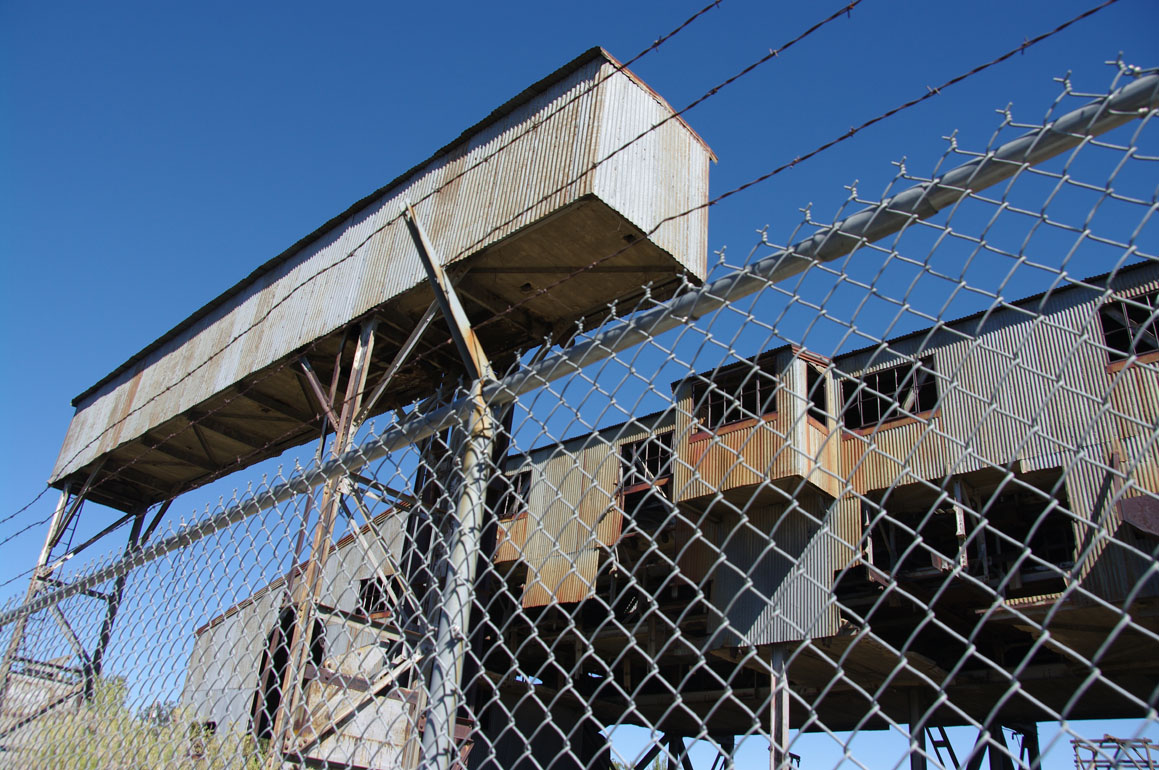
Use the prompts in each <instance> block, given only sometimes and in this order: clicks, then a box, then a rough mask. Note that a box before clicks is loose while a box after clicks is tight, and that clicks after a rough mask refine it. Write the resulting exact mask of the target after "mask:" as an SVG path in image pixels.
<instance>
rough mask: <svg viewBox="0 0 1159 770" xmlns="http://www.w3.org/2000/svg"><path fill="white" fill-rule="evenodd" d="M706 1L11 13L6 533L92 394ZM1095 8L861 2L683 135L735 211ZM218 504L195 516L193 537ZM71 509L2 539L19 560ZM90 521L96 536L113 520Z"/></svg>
mask: <svg viewBox="0 0 1159 770" xmlns="http://www.w3.org/2000/svg"><path fill="white" fill-rule="evenodd" d="M701 5H703V2H701V0H694V1H693V2H668V3H630V2H623V1H622V0H621V1H620V2H604V1H602V0H596V1H594V2H587V3H584V4H581V5H579V6H577V5H576V4H554V3H543V2H534V3H533V2H516V3H504V4H501V5H496V4H484V3H438V4H436V3H426V4H422V3H418V4H416V3H407V4H399V5H398V6H395V5H393V4H390V5H388V4H384V3H329V4H326V5H322V4H311V3H295V2H283V3H276V4H275V3H246V4H238V3H223V2H204V3H198V4H190V5H187V6H176V5H172V4H160V3H144V2H137V3H133V2H124V3H116V4H88V3H64V4H34V3H17V2H3V3H0V196H2V199H0V257H2V259H3V266H4V280H3V281H0V299H2V302H0V314H2V315H0V346H2V347H0V355H2V356H3V359H2V360H4V361H6V362H7V366H6V367H5V368H6V373H7V376H6V377H4V378H3V381H2V382H3V384H2V385H0V397H2V398H3V401H4V403H6V404H8V405H9V409H8V410H6V416H7V418H8V419H7V426H6V428H7V434H8V436H9V440H8V441H6V442H5V444H4V447H3V449H2V450H0V518H2V517H3V516H6V515H7V514H8V513H9V512H11V511H12V510H14V509H16V508H17V507H19V506H21V505H23V504H24V503H26V502H27V501H28V500H30V499H31V498H33V497H34V496H35V495H36V494H37V493H38V492H39V491H40V490H41V489H42V488H43V484H44V480H45V479H46V478H47V476H48V474H49V472H50V470H51V468H52V465H53V461H54V460H55V458H56V454H57V450H58V448H59V445H60V441H61V439H62V438H63V435H64V431H65V427H66V426H67V423H68V420H69V419H70V417H71V415H72V408H71V407H70V406H69V402H70V400H71V398H72V397H73V396H75V395H76V394H77V393H79V392H81V391H82V390H84V389H85V388H86V387H88V386H89V385H91V384H92V383H93V382H95V381H96V380H97V379H99V378H100V377H101V376H103V375H104V374H106V373H107V372H108V371H110V370H112V369H113V368H114V367H116V366H117V365H118V364H120V363H121V362H122V361H123V360H124V359H126V358H127V357H128V356H130V355H131V354H132V353H134V352H135V351H137V350H138V349H140V348H141V347H143V346H144V345H146V344H147V343H148V342H150V341H151V340H152V339H154V338H155V337H157V336H159V335H160V334H161V333H163V332H164V331H166V330H167V329H169V328H170V327H172V326H173V325H174V324H176V323H177V322H179V321H180V320H181V319H182V318H184V317H185V316H187V315H188V314H189V313H191V312H192V311H193V310H195V309H196V308H197V307H199V306H200V305H202V304H203V303H205V302H206V301H208V300H209V299H211V298H212V297H214V296H215V295H216V294H218V293H219V292H220V291H222V290H224V289H225V288H227V287H228V286H230V285H232V284H233V283H235V282H236V281H237V280H238V279H240V278H241V277H243V276H244V275H245V274H247V273H248V272H249V271H250V270H252V269H253V268H254V267H256V266H257V265H258V264H260V263H261V262H263V261H265V260H266V259H268V258H270V257H271V256H273V255H275V254H277V253H280V252H281V251H282V250H283V249H285V248H286V247H287V246H288V245H290V244H291V243H293V242H294V241H296V240H297V239H298V238H300V237H301V236H302V235H304V234H306V233H308V232H310V231H312V230H313V229H314V228H315V227H317V226H318V225H319V224H321V223H322V222H324V221H326V220H327V219H329V218H330V217H331V216H333V215H334V214H336V213H338V212H339V211H341V210H343V209H344V208H346V207H347V206H348V205H349V204H350V203H352V202H353V201H355V200H357V199H359V198H361V197H362V196H364V195H365V194H367V193H368V192H371V191H372V190H374V189H376V188H378V187H379V186H381V185H382V184H384V183H385V182H386V181H388V180H390V179H392V178H394V177H395V176H396V175H397V174H399V173H400V172H402V171H403V170H405V169H407V168H410V167H411V166H412V165H414V164H415V163H416V162H418V161H420V160H422V159H423V158H426V157H427V156H429V155H430V154H431V152H433V151H434V150H435V149H437V148H438V147H440V146H442V145H443V144H445V143H446V142H447V141H449V140H450V139H452V138H454V137H455V136H457V135H458V134H459V132H460V131H461V130H462V129H463V128H465V127H467V126H468V125H470V124H472V123H473V122H475V121H477V120H478V119H480V118H481V117H483V116H484V115H486V114H487V113H488V112H489V111H490V110H491V109H492V108H494V107H495V106H497V105H498V104H500V103H502V102H503V101H505V100H506V99H508V98H510V97H511V96H513V95H515V94H516V93H518V92H519V91H520V90H522V89H523V88H524V87H525V86H527V85H528V84H530V83H532V82H534V81H535V80H537V79H539V78H540V77H542V76H544V75H546V74H547V73H549V72H550V71H552V70H554V69H555V68H557V67H558V66H560V65H561V64H563V63H564V62H566V61H567V60H569V59H571V58H572V57H574V56H575V55H576V54H578V53H580V52H581V51H583V50H584V49H586V48H588V47H590V46H592V45H597V44H598V45H603V46H604V47H605V48H607V49H608V50H609V51H611V52H612V53H613V54H614V55H616V56H618V57H620V58H621V59H627V58H629V57H631V56H633V55H634V54H636V53H637V52H639V51H640V50H642V49H644V48H645V47H647V46H648V45H649V44H650V43H651V42H652V41H653V40H654V39H655V38H656V37H658V36H659V35H661V34H663V33H665V32H667V31H669V30H671V29H672V28H674V27H676V26H677V25H678V24H679V23H680V22H681V21H683V20H684V19H685V18H687V17H688V16H690V15H691V14H692V13H693V12H694V11H696V10H697V9H699V8H700V7H701ZM1091 5H1093V3H1092V2H1091V1H1090V0H1087V1H1086V2H1070V1H1069V0H1055V1H1054V2H1013V3H1012V2H1008V1H1007V2H988V1H982V2H975V3H969V4H966V3H954V4H950V3H939V2H928V3H903V2H892V1H889V0H864V2H861V3H860V4H859V5H858V6H857V7H856V8H854V9H853V10H852V12H851V13H850V14H849V16H848V18H842V19H839V20H837V21H835V22H834V23H832V24H830V25H828V26H827V27H826V28H825V29H823V30H821V31H820V32H819V33H817V34H816V35H814V36H813V37H811V38H809V39H807V40H805V41H803V42H801V43H800V44H798V45H796V46H794V47H793V48H792V49H790V50H789V51H787V52H785V53H784V54H783V55H782V56H780V57H778V58H776V59H774V60H772V61H770V62H768V63H766V64H764V65H762V66H761V67H760V68H758V69H757V70H755V71H754V72H752V73H751V74H749V75H747V76H746V77H744V78H743V79H741V80H740V81H738V82H737V83H736V84H734V85H732V86H730V87H729V88H727V89H724V90H723V91H721V92H720V93H719V94H717V95H716V96H713V97H712V98H710V99H708V100H707V101H706V102H705V103H704V104H702V105H700V106H698V107H697V108H695V109H694V110H692V111H690V112H689V113H688V115H687V116H686V118H687V120H688V122H689V123H690V124H691V125H692V127H693V128H695V129H696V130H697V131H698V132H699V133H700V134H701V135H702V136H703V137H704V139H705V140H706V141H707V142H708V144H709V145H710V146H711V147H712V148H713V149H714V150H715V152H716V153H717V155H718V156H719V158H720V161H719V163H718V164H717V165H715V166H714V167H713V168H712V171H711V185H712V190H713V192H714V194H719V193H720V192H723V191H725V190H728V189H731V188H732V187H735V186H736V185H738V184H741V183H743V182H745V181H748V180H749V179H751V178H753V177H756V176H758V175H760V174H762V173H765V172H767V171H769V170H771V169H772V168H774V167H776V166H778V165H780V164H781V163H784V162H786V161H788V160H791V159H792V158H794V157H796V156H799V155H801V154H803V153H805V152H808V151H810V150H811V149H813V148H814V147H815V146H816V145H818V144H820V143H821V142H823V141H825V140H828V139H830V138H834V137H837V136H839V135H840V134H842V133H843V132H845V131H846V130H848V128H849V127H850V126H852V125H856V124H859V123H861V122H862V121H864V120H866V119H868V118H870V117H873V116H875V115H877V114H879V113H881V112H883V111H885V110H887V109H889V108H891V107H894V106H896V105H897V104H899V103H901V102H904V101H906V100H908V99H911V98H914V97H916V96H920V95H921V94H923V93H925V92H926V89H927V88H928V87H931V86H935V85H937V84H939V83H942V82H944V81H946V80H948V79H950V78H951V77H953V76H956V75H958V74H960V73H962V72H965V71H967V70H969V69H970V68H972V67H974V66H976V65H978V64H980V63H983V62H985V61H988V60H990V59H991V58H993V57H995V56H997V55H999V54H1001V53H1004V52H1005V51H1007V50H1008V49H1010V48H1013V47H1015V46H1017V45H1018V44H1019V43H1021V42H1022V41H1023V40H1025V39H1027V38H1030V37H1033V36H1035V35H1037V34H1039V33H1041V32H1044V31H1047V30H1049V29H1052V28H1053V27H1055V26H1057V25H1058V24H1059V23H1061V22H1062V21H1065V20H1066V19H1068V18H1070V17H1072V16H1074V15H1076V14H1077V13H1079V12H1081V11H1083V10H1085V9H1086V8H1088V7H1090V6H1091ZM838 7H840V4H839V3H824V2H815V3H801V2H798V3H772V2H768V3H753V2H737V1H735V0H723V2H721V3H720V4H719V6H718V7H716V8H714V9H712V10H710V11H709V12H707V13H706V14H705V15H704V16H703V17H702V18H700V19H699V20H697V21H696V22H694V23H693V24H692V25H690V26H689V27H688V28H687V29H686V30H684V31H683V32H681V33H680V34H679V35H677V36H676V37H675V38H674V39H672V40H671V41H669V42H667V43H666V44H664V45H663V46H662V47H660V48H659V49H658V50H656V51H654V52H652V53H649V54H648V55H647V56H645V57H644V58H643V59H641V60H640V61H639V62H638V63H637V64H636V65H634V66H633V69H634V71H636V72H637V73H638V74H639V75H640V76H641V77H642V78H643V79H644V80H645V81H646V82H648V83H649V84H650V85H651V86H652V87H653V88H655V89H656V90H657V91H658V92H659V93H660V94H661V95H663V96H664V97H665V98H666V99H667V100H668V101H669V102H670V103H671V104H673V105H674V106H676V107H678V108H679V107H683V106H684V105H685V104H687V103H689V102H691V101H692V100H694V99H696V98H698V97H699V96H701V95H702V94H703V93H704V92H705V91H706V90H707V89H709V88H710V87H711V86H713V85H715V84H717V83H719V82H721V81H723V80H725V79H726V78H727V77H729V76H730V75H732V74H734V73H735V72H737V71H738V70H740V69H742V68H743V67H744V66H746V65H747V64H749V63H751V62H752V61H754V60H756V59H758V58H760V57H761V56H762V55H764V54H765V53H766V52H767V51H768V50H769V49H770V48H776V47H779V46H781V45H783V44H784V43H785V42H787V41H789V40H791V39H792V38H794V37H795V36H796V35H797V34H799V33H800V32H801V31H803V30H804V29H806V28H807V27H808V26H809V25H811V24H812V23H814V22H815V21H817V20H819V19H820V18H823V17H824V16H827V15H828V14H829V13H831V12H832V11H833V10H835V9H837V8H838ZM1157 28H1159V4H1156V3H1155V2H1153V0H1121V2H1118V3H1117V4H1115V5H1114V6H1112V7H1110V8H1107V9H1105V10H1103V11H1101V12H1099V13H1098V14H1096V15H1095V16H1093V17H1092V18H1090V19H1087V20H1085V21H1083V22H1080V23H1078V24H1076V25H1075V26H1074V27H1072V28H1070V29H1068V30H1066V31H1065V32H1063V33H1061V34H1060V35H1058V36H1057V37H1055V38H1052V39H1051V40H1048V41H1046V42H1044V43H1041V44H1039V45H1037V46H1035V47H1034V48H1032V49H1029V50H1027V51H1026V52H1024V53H1022V54H1019V55H1017V56H1015V57H1014V58H1013V59H1011V60H1010V61H1007V62H1005V63H1003V64H1001V65H999V66H997V67H995V68H994V69H992V70H990V71H987V72H985V73H982V74H981V75H979V76H977V77H975V78H971V79H970V80H969V81H967V82H966V83H964V84H962V85H959V86H955V87H954V88H952V89H947V90H946V91H945V92H944V93H942V94H940V95H938V96H937V97H935V98H933V99H930V100H929V101H927V102H925V103H924V104H922V105H919V106H918V107H916V108H915V109H912V110H909V111H907V112H906V113H903V114H902V115H898V116H896V117H894V118H891V119H890V120H888V121H885V122H883V123H881V124H879V125H878V126H876V127H874V128H872V129H870V130H868V131H866V132H864V133H863V134H861V135H859V136H858V137H856V138H855V139H854V140H852V141H850V142H847V143H845V144H843V145H841V146H839V147H837V148H834V149H833V150H832V151H829V152H826V153H824V154H823V155H821V156H819V157H817V158H815V159H812V160H809V161H807V162H805V163H802V164H801V165H800V166H798V167H797V168H795V169H793V170H791V171H789V172H787V173H785V174H782V175H780V176H778V177H776V178H775V179H773V180H771V181H769V182H767V183H764V184H762V185H760V186H757V187H755V188H753V189H752V190H749V191H747V192H746V193H743V194H741V195H738V196H735V197H733V198H730V199H729V200H728V201H727V202H726V203H723V204H721V205H720V206H717V207H715V208H714V209H713V211H712V213H711V215H710V231H709V242H710V246H711V248H712V249H718V248H720V247H722V246H728V247H729V252H728V253H729V254H730V255H731V256H732V257H735V258H737V259H739V258H741V257H743V255H745V254H747V253H748V252H749V249H750V248H751V247H752V245H753V243H754V242H755V232H754V231H755V230H756V229H757V228H759V227H762V226H764V225H766V224H768V225H771V226H772V232H773V233H774V235H777V234H780V235H783V236H784V237H787V233H788V232H789V231H790V230H791V228H792V226H793V225H794V224H796V223H797V222H798V221H799V219H800V213H799V209H800V208H801V207H802V206H805V205H807V204H809V203H812V204H813V205H814V210H815V211H816V212H818V215H819V216H821V217H826V216H831V214H832V212H833V211H834V210H835V209H836V208H837V207H838V206H839V205H840V203H841V202H842V201H843V200H844V198H845V196H846V194H847V192H846V190H845V189H844V185H849V184H851V183H853V182H854V181H855V180H860V185H861V188H862V189H863V190H866V191H869V190H880V189H881V188H883V187H884V186H885V184H886V183H888V182H889V180H890V179H892V178H893V176H894V173H895V168H894V167H893V166H892V165H890V164H891V162H892V161H896V160H899V159H901V158H902V157H903V156H904V157H906V158H907V162H908V163H909V165H910V167H911V168H914V169H916V170H919V171H926V170H928V169H929V168H930V167H932V165H933V163H934V162H936V160H937V158H938V157H939V155H940V154H941V153H942V151H943V150H944V148H945V142H944V141H943V140H942V138H941V137H943V136H946V135H948V134H949V133H950V132H952V131H954V130H957V131H959V141H960V142H961V143H963V144H968V145H972V146H975V147H981V146H984V144H985V142H986V141H987V140H988V138H989V136H990V133H991V132H992V130H993V127H994V126H995V125H996V120H997V116H996V115H995V113H994V112H993V110H995V109H1000V108H1003V107H1005V106H1006V104H1007V103H1011V102H1012V103H1013V104H1014V108H1015V114H1016V116H1018V115H1019V114H1020V111H1023V112H1022V113H1021V115H1022V116H1023V117H1024V119H1026V120H1028V121H1032V120H1036V119H1039V118H1040V117H1041V115H1042V114H1043V113H1044V112H1045V111H1046V109H1047V107H1048V106H1049V103H1050V100H1051V99H1052V98H1053V97H1054V96H1055V95H1056V94H1057V92H1058V88H1057V86H1056V84H1054V83H1053V82H1052V81H1051V78H1053V77H1056V76H1060V75H1063V74H1065V73H1066V72H1068V71H1073V72H1074V73H1075V79H1076V84H1077V85H1079V86H1084V85H1085V86H1087V87H1088V88H1089V89H1090V90H1094V91H1098V90H1100V89H1102V88H1105V86H1106V84H1107V83H1108V82H1109V79H1110V74H1111V72H1110V68H1107V67H1105V66H1103V64H1102V63H1103V62H1104V61H1105V60H1107V59H1112V58H1114V57H1115V56H1116V55H1117V54H1119V52H1123V54H1124V57H1125V58H1126V60H1127V61H1129V62H1132V63H1136V64H1140V65H1144V66H1148V65H1152V66H1153V65H1156V64H1159V45H1157V43H1156V37H1155V34H1154V30H1155V29H1157ZM1041 288H1045V287H1044V286H1042V287H1032V290H1038V289H1041ZM746 352H753V351H746ZM239 483H242V482H240V481H237V480H231V481H227V483H225V484H223V485H220V486H219V488H218V489H217V490H214V494H213V497H216V493H218V492H220V490H222V489H225V490H227V491H228V488H229V487H231V486H234V485H237V484H239ZM243 485H244V484H243ZM209 498H210V495H208V494H206V495H202V496H198V495H191V496H190V500H189V501H188V502H187V501H179V502H178V503H177V505H176V506H175V508H177V507H183V514H184V515H186V516H188V515H190V514H191V512H192V510H193V508H194V507H196V506H197V505H200V504H203V503H204V501H205V500H206V499H209ZM54 501H55V494H52V495H47V496H45V497H44V498H42V499H41V500H40V501H39V502H38V503H37V504H36V505H34V506H33V507H32V508H30V510H29V511H28V512H27V513H26V514H25V515H24V516H22V517H19V518H17V519H15V520H13V521H12V522H9V523H7V524H5V525H0V537H3V536H5V535H6V534H7V533H10V532H12V531H13V530H14V528H16V529H18V528H19V526H21V525H22V523H24V522H29V521H33V520H35V519H39V518H43V517H44V516H46V515H47V514H48V513H49V512H50V510H51V506H52V505H53V503H54ZM87 513H88V514H89V516H90V523H89V524H88V526H92V527H93V528H99V527H100V526H103V524H104V523H107V522H108V521H110V520H111V517H112V515H113V514H111V513H110V512H107V511H102V510H100V509H99V508H96V507H93V508H91V509H88V511H87ZM3 528H7V532H5V531H4V530H3ZM42 537H43V532H42V530H41V529H40V528H36V529H35V530H34V531H33V532H31V533H29V534H27V535H24V536H21V537H19V538H16V539H14V540H12V541H11V542H10V543H7V544H5V545H0V581H2V580H4V579H6V578H7V577H9V576H11V575H13V574H16V573H17V572H20V571H22V570H23V569H25V568H27V567H28V566H30V565H31V563H32V561H33V559H34V558H35V552H36V551H37V550H38V549H39V546H40V543H41V539H42ZM22 590H23V585H22V584H21V583H20V582H17V583H15V584H13V585H11V586H8V587H5V588H4V589H2V590H0V598H3V597H5V596H7V595H8V594H7V593H6V592H10V591H22Z"/></svg>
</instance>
